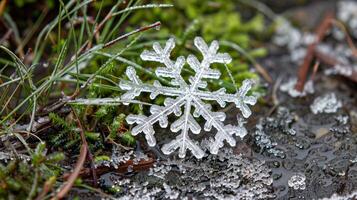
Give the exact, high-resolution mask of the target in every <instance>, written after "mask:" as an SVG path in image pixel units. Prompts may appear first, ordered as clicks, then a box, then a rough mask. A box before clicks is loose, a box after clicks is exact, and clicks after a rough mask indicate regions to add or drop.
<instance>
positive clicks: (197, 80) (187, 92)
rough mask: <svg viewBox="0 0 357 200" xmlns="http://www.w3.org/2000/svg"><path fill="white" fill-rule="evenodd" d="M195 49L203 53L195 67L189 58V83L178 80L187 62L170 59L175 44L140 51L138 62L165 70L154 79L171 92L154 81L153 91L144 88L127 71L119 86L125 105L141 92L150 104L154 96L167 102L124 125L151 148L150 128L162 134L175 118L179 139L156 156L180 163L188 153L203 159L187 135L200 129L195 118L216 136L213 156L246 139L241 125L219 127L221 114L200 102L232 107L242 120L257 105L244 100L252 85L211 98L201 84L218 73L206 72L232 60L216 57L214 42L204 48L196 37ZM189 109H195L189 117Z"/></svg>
mask: <svg viewBox="0 0 357 200" xmlns="http://www.w3.org/2000/svg"><path fill="white" fill-rule="evenodd" d="M194 45H195V46H196V47H197V49H198V50H199V51H200V52H201V53H202V55H203V59H202V60H201V62H200V61H199V60H198V59H197V57H196V56H194V55H189V56H188V57H187V63H188V65H189V66H190V67H191V68H192V69H193V70H194V72H195V75H194V76H191V77H190V78H189V80H188V83H187V82H186V81H185V80H184V78H183V77H182V76H181V70H182V68H183V66H184V64H185V62H186V59H185V58H184V57H183V56H180V57H178V58H177V60H176V61H174V60H171V58H170V54H171V51H172V50H173V48H174V46H175V41H174V39H173V38H171V39H169V40H168V41H167V42H166V45H165V47H164V48H162V47H161V46H160V45H159V43H154V44H153V49H154V51H148V50H145V51H144V52H143V53H142V54H141V59H143V60H145V61H155V62H158V63H162V64H163V65H164V67H158V68H157V69H156V71H155V72H156V75H157V76H159V77H162V78H170V79H171V82H170V83H171V85H172V86H163V85H161V84H160V82H159V81H155V82H154V83H153V84H152V85H151V84H146V83H143V82H142V81H141V80H140V79H139V77H138V76H137V75H136V72H135V70H134V68H133V67H128V68H127V70H126V75H127V77H128V78H129V80H122V81H121V82H120V84H119V86H120V88H121V89H123V90H126V91H127V92H126V93H125V94H123V96H122V99H123V100H124V101H126V100H133V99H134V98H136V97H137V96H139V95H140V94H141V93H144V92H146V93H150V98H151V99H155V98H156V97H157V96H158V95H164V96H166V97H167V98H166V99H165V101H164V105H163V106H159V105H152V106H151V107H150V113H151V114H150V115H149V116H145V115H133V114H130V115H128V116H127V118H126V120H127V122H128V123H129V124H136V125H135V126H134V128H133V129H132V134H133V135H138V134H139V133H144V134H145V138H146V140H147V142H148V144H149V146H155V145H156V138H155V136H154V134H155V130H154V127H153V126H154V124H155V123H156V122H159V125H160V126H161V127H162V128H166V127H167V126H168V116H169V115H170V114H172V113H174V114H175V115H176V116H177V117H179V118H178V119H177V120H176V121H174V122H173V123H171V125H170V130H171V131H172V132H174V133H176V132H180V134H179V135H178V136H177V137H176V139H174V140H172V141H171V142H169V143H167V144H164V145H163V146H162V148H161V150H162V151H163V153H164V154H171V153H173V152H174V151H176V150H177V149H179V157H181V158H183V157H185V155H186V151H187V149H189V150H190V151H191V152H192V154H193V155H194V156H195V157H196V158H202V157H203V156H204V151H203V150H202V148H201V147H200V146H199V145H198V143H197V142H195V141H193V140H192V139H191V138H190V137H189V132H190V131H191V132H192V133H193V134H199V133H201V126H200V125H199V124H198V122H197V121H196V119H195V118H198V117H202V118H204V119H205V124H204V130H205V131H210V130H211V129H212V127H214V128H215V129H216V130H217V133H216V135H215V137H214V139H213V140H212V143H211V145H210V147H211V148H210V152H211V153H212V154H217V152H218V150H219V148H221V147H222V146H223V145H224V144H223V142H224V141H227V142H228V144H229V145H231V146H235V144H236V141H235V139H234V137H233V135H236V136H239V137H241V138H243V137H244V136H245V135H246V133H247V131H246V129H245V128H244V127H243V125H242V123H239V124H238V126H233V125H225V124H223V121H224V120H225V118H226V115H225V113H223V112H214V111H212V106H211V105H210V104H208V103H206V102H205V101H216V102H217V103H218V104H219V105H220V106H221V107H224V106H225V105H226V103H235V104H236V106H237V108H239V109H240V110H241V112H242V115H243V117H245V118H247V117H249V116H250V115H251V111H250V109H249V107H248V105H247V104H249V105H254V104H255V103H256V97H254V96H247V92H248V91H249V90H250V89H251V87H252V84H253V82H252V81H251V80H245V81H243V83H242V87H241V88H240V89H239V91H237V92H236V93H235V94H229V93H226V90H225V89H224V88H221V89H219V90H217V91H213V92H211V91H208V90H207V82H206V81H205V80H203V79H219V77H220V75H221V73H220V72H219V71H218V70H215V69H211V68H210V65H211V64H213V63H222V64H227V63H229V62H231V60H232V59H231V57H230V56H229V55H228V54H227V53H217V50H218V48H219V45H218V42H217V41H213V42H212V43H211V45H210V46H208V45H207V44H206V43H205V42H204V40H203V39H202V38H201V37H196V38H195V39H194ZM182 107H183V110H184V111H183V112H182ZM192 108H194V111H193V112H192Z"/></svg>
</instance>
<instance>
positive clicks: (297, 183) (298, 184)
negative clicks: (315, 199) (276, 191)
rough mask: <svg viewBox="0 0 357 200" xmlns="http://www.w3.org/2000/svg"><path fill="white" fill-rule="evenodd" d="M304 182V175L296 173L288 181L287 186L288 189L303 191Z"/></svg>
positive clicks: (304, 187)
mask: <svg viewBox="0 0 357 200" xmlns="http://www.w3.org/2000/svg"><path fill="white" fill-rule="evenodd" d="M305 180H306V177H305V175H304V174H302V173H297V174H295V175H293V176H292V177H291V178H290V179H289V181H288V185H289V187H291V188H293V189H294V190H305V189H306V183H305Z"/></svg>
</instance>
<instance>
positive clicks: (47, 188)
mask: <svg viewBox="0 0 357 200" xmlns="http://www.w3.org/2000/svg"><path fill="white" fill-rule="evenodd" d="M55 182H56V178H55V177H51V178H50V179H49V180H47V181H46V182H45V184H44V186H43V189H42V191H41V193H40V194H39V195H38V196H37V197H36V200H42V199H44V198H45V196H46V194H47V193H48V192H49V191H51V190H52V189H53V186H54V184H55Z"/></svg>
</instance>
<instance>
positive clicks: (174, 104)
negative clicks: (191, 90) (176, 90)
mask: <svg viewBox="0 0 357 200" xmlns="http://www.w3.org/2000/svg"><path fill="white" fill-rule="evenodd" d="M186 98H187V96H183V97H181V98H179V99H178V100H177V101H176V99H175V101H172V99H171V100H170V99H169V98H168V99H169V100H165V106H155V105H154V106H151V108H150V112H151V113H152V115H150V116H148V117H146V116H145V115H132V114H130V115H128V116H127V118H126V121H127V122H128V123H129V124H134V123H136V124H138V125H137V126H135V127H134V128H133V129H132V135H134V136H135V135H138V134H139V133H141V132H144V134H145V138H146V140H147V142H148V144H149V146H155V145H156V139H155V137H154V134H155V131H154V128H153V125H154V124H155V123H156V122H157V121H159V122H160V126H161V127H162V128H165V127H167V116H168V115H170V114H171V113H173V112H175V114H176V115H178V114H180V113H179V110H180V107H181V106H182V105H183V104H184V103H185V100H186Z"/></svg>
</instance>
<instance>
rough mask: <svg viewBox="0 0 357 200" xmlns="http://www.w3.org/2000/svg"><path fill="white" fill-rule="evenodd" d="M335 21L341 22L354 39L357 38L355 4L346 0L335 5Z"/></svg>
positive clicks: (356, 8) (356, 4) (356, 7)
mask: <svg viewBox="0 0 357 200" xmlns="http://www.w3.org/2000/svg"><path fill="white" fill-rule="evenodd" d="M337 19H339V20H341V21H342V22H344V23H345V24H347V26H348V27H349V28H350V30H351V31H352V34H353V36H354V37H357V2H356V1H351V0H346V1H339V2H338V5H337Z"/></svg>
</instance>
